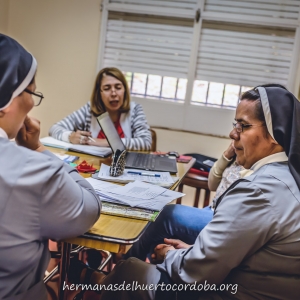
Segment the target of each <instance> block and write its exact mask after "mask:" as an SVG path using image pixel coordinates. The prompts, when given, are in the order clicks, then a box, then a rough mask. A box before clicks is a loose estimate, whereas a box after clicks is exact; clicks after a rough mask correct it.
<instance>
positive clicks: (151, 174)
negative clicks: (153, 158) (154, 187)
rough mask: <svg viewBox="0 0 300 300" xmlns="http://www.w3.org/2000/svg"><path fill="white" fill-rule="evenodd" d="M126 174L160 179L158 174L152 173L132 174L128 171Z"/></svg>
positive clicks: (132, 172)
mask: <svg viewBox="0 0 300 300" xmlns="http://www.w3.org/2000/svg"><path fill="white" fill-rule="evenodd" d="M127 173H128V174H135V175H141V176H151V177H160V175H159V174H154V173H143V172H134V171H128V172H127Z"/></svg>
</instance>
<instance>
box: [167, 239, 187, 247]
mask: <svg viewBox="0 0 300 300" xmlns="http://www.w3.org/2000/svg"><path fill="white" fill-rule="evenodd" d="M164 242H165V243H166V244H167V245H170V246H173V247H174V248H175V249H187V248H190V247H191V246H192V245H188V244H186V243H184V242H183V241H181V240H177V239H164Z"/></svg>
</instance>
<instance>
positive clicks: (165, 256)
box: [164, 249, 172, 260]
mask: <svg viewBox="0 0 300 300" xmlns="http://www.w3.org/2000/svg"><path fill="white" fill-rule="evenodd" d="M170 250H172V249H168V250H167V251H166V252H165V255H164V260H165V259H166V258H167V254H168V252H169V251H170Z"/></svg>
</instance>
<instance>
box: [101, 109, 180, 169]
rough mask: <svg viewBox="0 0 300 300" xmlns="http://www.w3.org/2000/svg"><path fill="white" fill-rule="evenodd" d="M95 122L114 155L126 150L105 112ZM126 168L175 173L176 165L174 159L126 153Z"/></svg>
mask: <svg viewBox="0 0 300 300" xmlns="http://www.w3.org/2000/svg"><path fill="white" fill-rule="evenodd" d="M97 121H98V123H99V125H100V127H101V129H102V130H103V132H104V134H105V136H106V138H107V141H108V143H109V145H110V148H111V149H112V151H113V153H115V152H116V151H117V149H119V150H121V151H123V150H126V147H125V145H124V144H123V142H122V139H121V138H120V136H119V134H118V132H117V130H116V128H115V126H114V124H113V122H112V120H111V118H110V116H109V114H108V113H107V112H106V113H104V114H102V115H101V116H99V117H97ZM126 168H132V169H142V170H150V171H160V172H170V173H177V164H176V159H175V158H174V157H170V156H161V155H154V154H146V153H137V152H127V154H126Z"/></svg>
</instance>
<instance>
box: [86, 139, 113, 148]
mask: <svg viewBox="0 0 300 300" xmlns="http://www.w3.org/2000/svg"><path fill="white" fill-rule="evenodd" d="M93 140H94V141H93ZM93 140H92V139H88V141H87V142H86V143H87V145H90V146H98V147H109V144H108V141H107V139H96V138H93Z"/></svg>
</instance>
